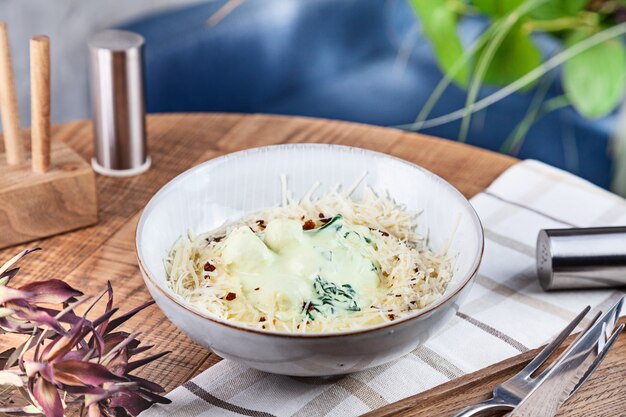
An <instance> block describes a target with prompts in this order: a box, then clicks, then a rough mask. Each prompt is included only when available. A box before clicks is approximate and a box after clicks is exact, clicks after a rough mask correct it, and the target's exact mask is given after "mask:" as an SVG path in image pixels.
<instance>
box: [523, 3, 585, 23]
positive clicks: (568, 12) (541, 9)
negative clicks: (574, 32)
mask: <svg viewBox="0 0 626 417" xmlns="http://www.w3.org/2000/svg"><path fill="white" fill-rule="evenodd" d="M587 2H588V0H547V1H545V2H543V3H541V4H539V5H538V6H537V7H535V8H534V9H533V10H532V11H531V12H530V14H529V15H530V17H532V18H533V19H539V20H552V19H558V18H560V17H564V16H574V15H576V14H577V13H578V12H579V11H581V10H582V9H583V8H584V7H585V5H586V4H587Z"/></svg>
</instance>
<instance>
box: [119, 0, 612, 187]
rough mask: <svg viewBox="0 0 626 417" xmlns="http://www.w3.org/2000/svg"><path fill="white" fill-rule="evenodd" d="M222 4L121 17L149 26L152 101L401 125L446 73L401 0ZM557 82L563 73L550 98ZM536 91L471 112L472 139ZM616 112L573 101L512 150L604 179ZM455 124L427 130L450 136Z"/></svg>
mask: <svg viewBox="0 0 626 417" xmlns="http://www.w3.org/2000/svg"><path fill="white" fill-rule="evenodd" d="M223 4H224V1H223V0H222V1H217V2H209V3H200V4H198V5H194V6H187V7H184V8H181V9H177V10H171V11H166V12H162V13H159V14H155V15H152V16H147V17H143V18H141V19H139V20H136V21H133V22H128V23H126V24H123V25H121V27H122V28H125V29H128V30H132V31H135V32H138V33H140V34H142V35H143V36H144V37H145V38H146V69H147V70H146V89H147V105H148V110H149V111H150V112H204V111H220V112H248V113H254V112H262V113H278V114H290V115H305V116H313V117H325V118H332V119H340V120H349V121H356V122H363V123H370V124H376V125H382V126H395V125H403V124H407V123H411V122H412V121H413V120H414V119H415V117H416V115H417V113H418V112H419V109H420V108H421V107H422V106H423V104H424V103H425V101H426V99H427V98H428V96H429V95H430V93H431V91H432V90H433V88H434V86H435V85H436V84H437V82H438V81H439V80H440V79H441V76H442V75H441V72H440V71H439V69H438V67H437V65H436V63H435V62H434V60H433V57H432V52H431V49H430V45H429V43H428V42H427V41H426V40H425V39H424V38H421V37H420V36H419V34H418V32H419V23H418V22H416V19H415V16H414V15H413V12H412V10H411V9H410V8H409V6H408V4H407V3H406V2H405V1H404V0H248V1H246V2H245V3H243V5H241V6H240V7H238V8H236V9H235V10H234V11H233V12H232V13H231V14H229V15H227V16H226V17H225V18H224V19H223V20H221V21H220V22H219V23H218V24H216V25H210V24H208V23H207V20H208V19H209V18H210V17H211V16H212V15H213V14H214V13H215V12H216V11H217V10H218V9H219V8H220V7H221V6H222V5H223ZM482 24H483V22H480V21H471V20H470V21H466V22H464V24H463V27H462V29H461V31H462V34H463V35H465V36H466V37H468V36H471V33H476V32H477V30H479V27H480V25H482ZM545 43H546V41H545V40H543V41H542V46H543V47H546V48H547V47H550V45H549V42H547V43H548V44H547V45H543V44H545ZM399 51H402V52H399ZM405 52H406V53H405ZM557 80H558V77H557ZM490 91H493V88H489V89H485V91H483V92H482V93H483V94H487V93H489V92H490ZM560 94H562V90H561V86H560V83H559V82H558V81H557V82H555V83H553V85H552V86H551V87H550V90H549V92H548V98H549V97H554V96H557V95H560ZM531 97H532V91H530V92H527V93H523V94H515V95H512V96H510V97H508V98H506V99H504V100H502V101H500V102H499V103H497V104H495V105H493V106H491V107H489V108H488V109H486V110H485V111H483V112H481V113H480V114H477V115H475V117H474V119H473V120H474V121H473V123H472V126H471V129H470V132H469V136H468V142H469V143H471V144H474V145H477V146H480V147H483V148H487V149H492V150H498V149H500V146H501V145H502V142H503V141H504V140H505V138H506V137H507V136H508V135H509V133H510V132H511V131H512V129H513V128H514V126H516V124H517V123H518V122H519V121H520V119H521V118H522V117H523V116H524V114H525V113H526V111H527V108H528V106H529V104H530V100H531ZM464 100H465V92H464V91H463V90H461V89H459V88H457V87H456V86H451V87H449V88H448V89H447V90H446V92H445V94H444V96H443V97H442V99H441V100H440V101H439V102H438V103H437V105H436V106H435V109H434V111H433V115H441V114H445V113H448V112H450V111H453V110H457V109H459V108H462V107H463V104H464ZM614 119H615V116H614V115H612V116H609V117H606V118H604V119H601V120H597V121H588V120H585V119H583V118H581V117H580V116H579V115H577V114H576V112H575V111H574V110H573V109H571V108H569V107H568V108H563V109H561V110H558V111H555V112H553V113H551V114H549V115H547V116H545V117H544V118H543V119H541V120H540V121H538V122H537V123H536V124H535V125H534V126H533V128H531V130H530V132H529V133H528V136H527V138H526V140H525V141H524V143H523V146H522V147H521V149H520V150H519V153H518V154H517V156H519V157H520V158H534V159H539V160H542V161H545V162H547V163H549V164H552V165H554V166H557V167H561V168H565V169H567V170H569V171H572V172H574V173H576V174H578V175H580V176H582V177H584V178H587V179H589V180H591V181H592V182H594V183H596V184H599V185H600V186H603V187H608V186H609V184H610V177H611V169H612V167H611V158H610V155H609V153H608V151H607V144H608V140H609V135H610V132H611V129H612V127H613V125H614V122H615V120H614ZM459 125H460V123H459V122H458V121H457V122H452V123H448V124H445V125H442V126H438V127H433V128H430V129H426V130H423V133H427V134H431V135H436V136H440V137H444V138H449V139H455V138H457V136H458V132H459Z"/></svg>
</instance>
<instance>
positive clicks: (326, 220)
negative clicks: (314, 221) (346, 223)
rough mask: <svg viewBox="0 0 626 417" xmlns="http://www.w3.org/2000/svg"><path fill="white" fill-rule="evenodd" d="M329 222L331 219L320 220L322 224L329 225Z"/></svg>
mask: <svg viewBox="0 0 626 417" xmlns="http://www.w3.org/2000/svg"><path fill="white" fill-rule="evenodd" d="M329 221H330V219H329V218H327V219H320V222H322V223H323V224H326V223H328V222H329Z"/></svg>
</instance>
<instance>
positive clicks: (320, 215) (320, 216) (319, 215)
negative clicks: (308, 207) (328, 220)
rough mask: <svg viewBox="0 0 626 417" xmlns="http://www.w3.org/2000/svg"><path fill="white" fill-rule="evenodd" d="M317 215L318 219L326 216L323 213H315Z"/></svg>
mask: <svg viewBox="0 0 626 417" xmlns="http://www.w3.org/2000/svg"><path fill="white" fill-rule="evenodd" d="M317 217H319V218H320V219H323V218H324V217H326V216H324V213H320V214H318V215H317Z"/></svg>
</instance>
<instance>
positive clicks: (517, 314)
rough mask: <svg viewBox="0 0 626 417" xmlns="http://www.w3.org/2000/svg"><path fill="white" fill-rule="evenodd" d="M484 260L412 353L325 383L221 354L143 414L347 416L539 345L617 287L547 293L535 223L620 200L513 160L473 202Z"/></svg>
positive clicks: (601, 217) (582, 217)
mask: <svg viewBox="0 0 626 417" xmlns="http://www.w3.org/2000/svg"><path fill="white" fill-rule="evenodd" d="M471 201H472V204H473V205H474V207H475V208H476V210H477V212H478V214H479V216H480V218H481V220H482V222H483V225H484V228H485V256H484V259H483V263H482V265H481V267H480V270H479V276H478V279H477V281H476V284H475V285H474V287H473V289H472V291H471V293H470V295H469V296H468V299H467V300H466V302H465V303H464V305H463V306H462V308H461V310H460V312H459V313H458V314H457V315H456V317H455V318H454V319H453V320H451V321H450V322H449V323H448V325H447V326H446V327H445V328H444V329H443V330H442V331H441V332H440V333H439V334H437V335H436V336H434V337H433V338H432V339H430V340H429V341H428V342H427V343H426V344H425V345H423V346H421V347H420V348H418V349H417V350H415V351H414V352H412V353H411V354H409V355H407V356H405V357H403V358H401V359H399V360H397V361H395V362H392V363H389V364H386V365H382V366H379V367H377V368H373V369H370V370H367V371H363V372H360V373H357V374H352V375H349V376H345V377H343V378H341V379H339V380H335V381H332V382H329V381H322V380H317V379H303V378H292V377H284V376H278V375H271V374H266V373H263V372H260V371H256V370H254V369H250V368H248V367H246V366H244V365H240V364H238V363H235V362H231V361H228V360H224V361H222V362H220V363H218V364H217V365H215V366H213V367H211V368H210V369H208V370H206V371H205V372H204V373H202V374H201V375H199V376H198V377H196V378H194V379H193V380H191V381H189V382H187V383H185V384H183V385H182V386H181V387H179V388H177V389H175V390H174V391H172V392H171V393H170V394H169V396H168V397H169V398H170V399H171V400H172V404H170V405H167V406H161V405H158V406H154V407H152V408H151V409H149V410H147V411H146V412H144V413H143V414H142V417H160V416H163V417H179V416H180V417H183V416H238V415H245V416H257V417H271V416H276V417H282V416H341V417H345V416H352V415H358V414H362V413H364V412H367V411H370V410H373V409H376V408H378V407H382V406H384V405H385V404H388V403H391V402H394V401H398V400H400V399H402V398H404V397H407V396H410V395H414V394H417V393H419V392H422V391H425V390H427V389H429V388H432V387H434V386H436V385H439V384H442V383H444V382H447V381H449V380H451V379H454V378H457V377H459V376H461V375H463V374H465V373H469V372H473V371H476V370H479V369H481V368H484V367H486V366H489V365H491V364H494V363H496V362H499V361H502V360H504V359H507V358H509V357H512V356H515V355H518V354H519V353H521V352H524V351H526V350H528V349H532V348H535V347H538V346H540V345H542V344H543V343H545V342H546V341H547V340H548V339H550V338H551V337H552V336H554V335H555V334H556V333H558V332H559V331H560V330H561V329H562V328H563V327H564V326H565V324H567V323H568V322H569V321H570V320H571V319H572V318H573V317H574V316H575V315H576V314H577V313H578V312H580V310H581V309H582V308H583V307H584V306H586V305H588V304H591V305H592V306H594V307H595V308H596V309H606V307H608V306H609V305H611V304H612V303H613V302H614V301H616V300H617V298H618V297H619V296H620V295H621V294H622V293H621V292H618V291H612V290H603V291H598V290H596V291H566V292H559V293H545V292H543V291H542V290H541V288H540V287H539V284H538V282H537V278H536V274H535V240H536V237H537V232H538V231H539V229H541V228H560V227H572V226H578V227H585V226H601V225H624V224H626V201H625V200H623V199H622V198H620V197H617V196H615V195H613V194H611V193H609V192H606V191H604V190H602V189H600V188H598V187H596V186H594V185H592V184H590V183H588V182H586V181H584V180H582V179H580V178H578V177H575V176H574V175H571V174H569V173H566V172H564V171H561V170H558V169H555V168H552V167H549V166H548V165H545V164H543V163H540V162H536V161H524V162H520V163H518V164H516V165H514V166H513V167H511V168H510V169H509V170H507V171H506V172H505V173H504V174H502V175H501V176H500V177H499V178H498V179H497V180H496V181H495V182H494V183H493V184H491V186H490V187H489V188H488V189H487V190H485V191H484V192H482V193H480V194H479V195H477V196H475V197H474V198H472V200H471Z"/></svg>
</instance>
